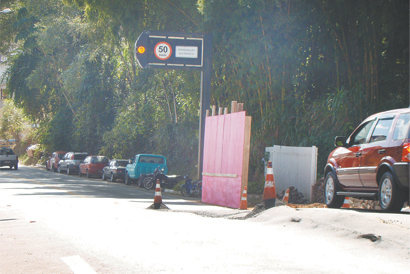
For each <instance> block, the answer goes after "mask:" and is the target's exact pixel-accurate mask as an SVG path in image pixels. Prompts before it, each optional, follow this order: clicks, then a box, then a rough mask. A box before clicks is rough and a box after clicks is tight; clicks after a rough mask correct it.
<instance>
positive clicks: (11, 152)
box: [0, 148, 14, 155]
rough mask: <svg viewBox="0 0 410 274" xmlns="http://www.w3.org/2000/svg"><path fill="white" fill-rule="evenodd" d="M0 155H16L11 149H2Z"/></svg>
mask: <svg viewBox="0 0 410 274" xmlns="http://www.w3.org/2000/svg"><path fill="white" fill-rule="evenodd" d="M0 155H14V152H13V150H12V149H11V148H2V149H0Z"/></svg>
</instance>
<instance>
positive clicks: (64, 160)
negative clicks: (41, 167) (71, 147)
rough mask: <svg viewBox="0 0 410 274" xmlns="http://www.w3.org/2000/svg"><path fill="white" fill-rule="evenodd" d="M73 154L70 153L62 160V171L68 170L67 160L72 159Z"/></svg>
mask: <svg viewBox="0 0 410 274" xmlns="http://www.w3.org/2000/svg"><path fill="white" fill-rule="evenodd" d="M70 156H71V154H70V153H66V155H64V157H63V158H62V159H61V161H60V163H59V164H60V170H66V169H67V160H68V159H70Z"/></svg>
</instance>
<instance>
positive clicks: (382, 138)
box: [324, 108, 410, 212]
mask: <svg viewBox="0 0 410 274" xmlns="http://www.w3.org/2000/svg"><path fill="white" fill-rule="evenodd" d="M409 127H410V108H405V109H396V110H390V111H385V112H381V113H377V114H374V115H372V116H370V117H368V118H367V119H366V120H364V121H363V122H362V123H361V124H360V125H359V127H358V128H356V130H355V131H353V133H352V135H350V137H349V138H346V137H341V136H340V137H336V138H335V146H336V147H337V148H336V149H335V150H333V151H332V152H331V153H330V155H329V157H328V159H327V164H326V167H325V176H326V177H325V193H324V195H325V203H326V205H327V207H331V208H338V207H341V206H342V205H343V201H344V198H345V197H355V198H362V199H376V200H379V203H380V207H381V208H382V210H383V211H386V212H399V211H400V210H401V209H402V207H403V204H404V202H405V201H409V163H410V130H409Z"/></svg>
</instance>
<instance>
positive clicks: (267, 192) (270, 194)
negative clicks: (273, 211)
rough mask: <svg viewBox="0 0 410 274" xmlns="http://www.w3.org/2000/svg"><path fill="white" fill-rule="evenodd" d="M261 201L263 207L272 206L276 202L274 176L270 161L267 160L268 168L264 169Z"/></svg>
mask: <svg viewBox="0 0 410 274" xmlns="http://www.w3.org/2000/svg"><path fill="white" fill-rule="evenodd" d="M262 200H263V202H264V203H265V208H266V209H268V208H271V207H274V206H275V204H276V186H275V178H274V177H273V168H272V162H268V169H267V171H266V180H265V188H264V189H263V198H262Z"/></svg>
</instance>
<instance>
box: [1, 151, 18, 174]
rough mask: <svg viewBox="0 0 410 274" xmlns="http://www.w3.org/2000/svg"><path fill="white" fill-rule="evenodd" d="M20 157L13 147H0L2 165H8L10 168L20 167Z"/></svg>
mask: <svg viewBox="0 0 410 274" xmlns="http://www.w3.org/2000/svg"><path fill="white" fill-rule="evenodd" d="M18 164H19V159H18V157H17V155H16V154H15V153H14V151H13V150H12V149H11V148H8V147H2V148H0V167H2V166H8V167H10V169H12V168H13V167H14V169H16V170H17V169H18Z"/></svg>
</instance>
